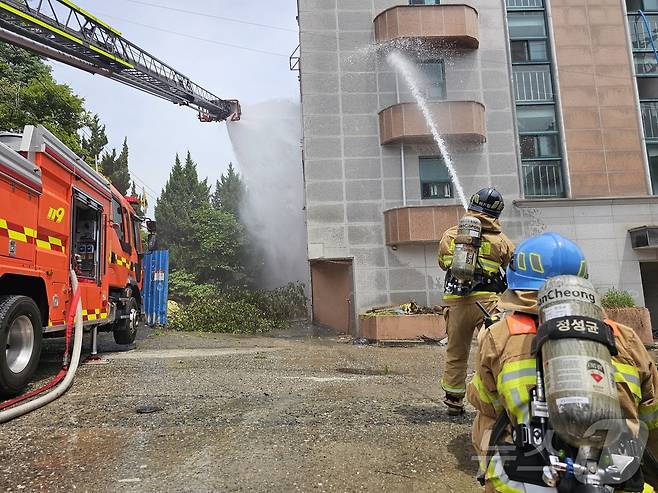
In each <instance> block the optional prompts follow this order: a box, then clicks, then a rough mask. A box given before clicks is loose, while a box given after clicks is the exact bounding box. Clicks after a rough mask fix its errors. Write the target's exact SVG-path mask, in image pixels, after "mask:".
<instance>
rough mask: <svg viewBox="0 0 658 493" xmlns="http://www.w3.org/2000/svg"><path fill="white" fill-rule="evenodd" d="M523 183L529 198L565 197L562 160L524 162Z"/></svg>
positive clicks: (526, 195)
mask: <svg viewBox="0 0 658 493" xmlns="http://www.w3.org/2000/svg"><path fill="white" fill-rule="evenodd" d="M523 185H524V190H525V197H526V198H528V199H531V198H532V199H548V198H560V197H564V181H563V179H562V162H561V161H531V162H524V163H523Z"/></svg>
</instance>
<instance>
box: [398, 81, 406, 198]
mask: <svg viewBox="0 0 658 493" xmlns="http://www.w3.org/2000/svg"><path fill="white" fill-rule="evenodd" d="M395 97H396V101H397V104H400V76H399V74H398V71H397V70H396V71H395ZM400 169H401V173H402V206H403V207H406V206H407V170H406V161H405V157H404V143H402V144H400Z"/></svg>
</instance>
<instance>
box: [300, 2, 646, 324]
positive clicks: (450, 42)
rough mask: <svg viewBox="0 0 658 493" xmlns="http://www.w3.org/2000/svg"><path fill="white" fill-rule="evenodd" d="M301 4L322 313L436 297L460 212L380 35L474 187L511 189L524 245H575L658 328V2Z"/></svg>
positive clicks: (316, 307) (595, 276)
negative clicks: (556, 241)
mask: <svg viewBox="0 0 658 493" xmlns="http://www.w3.org/2000/svg"><path fill="white" fill-rule="evenodd" d="M298 3H299V27H300V50H301V51H300V63H299V69H300V81H301V95H302V113H303V119H304V140H303V159H304V177H305V192H306V215H307V230H308V256H309V261H310V265H311V277H312V286H313V313H314V318H315V320H316V322H318V323H321V324H325V325H328V326H333V327H337V328H341V329H343V330H347V331H351V332H355V331H356V321H357V320H358V317H357V315H358V314H359V313H362V312H363V311H365V310H366V309H368V308H371V307H374V306H382V305H387V304H391V303H399V302H406V301H409V300H410V299H414V300H416V301H417V302H418V303H422V304H427V305H434V304H438V303H439V302H440V299H441V296H442V294H443V293H442V291H443V272H442V271H441V270H440V269H439V267H438V264H437V260H436V251H437V246H438V240H439V239H440V238H441V235H442V233H443V231H445V229H447V228H448V227H450V226H452V225H454V224H455V223H456V222H457V220H458V218H459V217H460V216H461V214H462V213H463V209H462V208H461V206H460V205H459V202H458V200H457V199H456V198H455V189H454V187H453V186H451V184H450V180H449V177H448V174H447V171H446V168H445V165H444V163H443V161H442V158H441V155H440V153H439V152H438V149H437V148H436V146H435V145H434V144H433V139H432V136H431V134H430V131H429V128H428V127H427V125H426V124H425V122H424V120H423V117H422V114H421V112H420V110H419V108H418V106H417V105H416V104H415V101H414V99H413V97H412V95H411V94H410V93H409V90H408V87H407V85H406V84H405V81H404V79H403V78H402V77H401V76H400V75H399V74H396V72H395V71H394V70H393V69H392V68H391V66H390V65H389V63H388V62H387V60H386V56H385V50H379V54H377V53H376V52H375V50H373V49H367V47H368V46H369V45H372V44H373V43H379V44H381V45H387V46H396V47H398V48H399V49H400V50H401V51H402V52H403V53H404V54H405V55H406V56H407V57H408V58H410V59H412V60H413V61H414V63H415V65H416V66H417V68H418V71H419V72H420V73H422V74H423V78H422V79H423V82H422V84H423V88H422V90H423V93H424V96H425V97H426V99H427V100H428V101H429V105H430V107H431V112H432V114H433V116H434V120H435V121H436V123H437V125H438V127H439V129H440V131H441V132H442V133H443V135H444V136H445V137H446V140H447V142H448V147H449V149H450V151H451V153H452V155H453V158H454V162H455V166H456V168H457V171H458V173H459V176H460V177H461V180H462V184H463V186H464V189H465V190H466V194H467V195H469V196H470V194H472V193H473V192H474V191H476V190H478V189H479V188H481V187H484V186H490V185H491V186H495V187H496V188H497V189H498V190H500V191H501V192H502V193H503V195H504V197H505V201H506V204H507V206H506V209H505V211H504V213H503V216H502V221H503V225H504V228H505V231H506V233H507V234H508V235H509V236H510V238H512V239H513V240H514V241H515V242H518V241H520V240H522V239H523V238H525V237H527V236H529V235H531V234H536V233H538V232H542V231H557V232H559V233H562V234H564V235H566V236H568V237H570V238H572V239H574V240H575V241H577V242H578V243H579V244H580V245H581V247H582V248H583V250H584V251H585V254H586V255H587V258H588V260H589V266H590V274H591V279H592V280H593V282H594V283H595V285H596V286H597V287H599V288H600V289H602V290H606V288H609V287H616V288H620V289H625V290H629V291H630V292H631V293H632V294H633V296H634V297H635V299H636V301H637V302H638V303H639V304H646V306H647V307H649V308H650V310H651V311H652V316H653V317H654V318H653V325H654V327H656V326H658V254H657V252H658V250H657V249H656V247H657V246H658V228H652V226H653V225H658V197H656V196H655V195H654V193H658V60H657V58H658V55H657V54H656V52H655V46H654V43H655V44H658V40H657V39H655V38H656V37H657V35H656V34H654V33H657V32H658V0H469V1H466V2H464V1H461V2H450V1H443V0H441V1H438V0H408V1H403V0H397V1H396V0H299V2H298ZM639 11H642V13H641V14H640V13H639ZM647 27H648V28H649V29H647ZM418 46H421V47H422V49H420V50H418V49H417V47H418ZM629 230H633V235H632V238H633V240H632V241H631V234H630V233H629Z"/></svg>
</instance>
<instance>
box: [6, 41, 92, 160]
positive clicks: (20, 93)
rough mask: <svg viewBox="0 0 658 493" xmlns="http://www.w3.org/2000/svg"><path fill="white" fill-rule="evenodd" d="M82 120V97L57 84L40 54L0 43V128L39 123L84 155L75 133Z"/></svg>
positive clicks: (7, 128) (82, 123) (20, 126)
mask: <svg viewBox="0 0 658 493" xmlns="http://www.w3.org/2000/svg"><path fill="white" fill-rule="evenodd" d="M85 122H86V112H85V109H84V100H83V99H82V98H80V97H78V96H76V95H75V94H73V92H72V91H71V88H70V87H68V86H67V85H64V84H58V83H57V82H56V81H55V80H54V79H53V77H52V75H51V68H50V67H49V66H48V65H46V64H45V63H44V61H43V60H42V59H41V58H40V57H38V56H37V55H33V54H32V53H30V52H28V51H26V50H22V49H20V48H16V47H14V46H11V45H8V44H5V43H1V42H0V130H8V131H14V132H21V131H22V130H23V127H24V126H25V125H39V124H41V125H43V126H45V127H46V128H47V129H48V130H50V131H51V132H53V133H54V134H55V135H56V136H57V137H58V138H59V139H60V140H61V141H62V142H64V144H66V145H67V146H68V147H69V148H71V149H72V150H73V151H74V152H76V153H77V154H79V155H80V156H83V157H86V153H85V151H84V149H83V148H82V145H81V141H80V137H79V135H78V131H79V130H80V129H81V128H83V127H84V126H85Z"/></svg>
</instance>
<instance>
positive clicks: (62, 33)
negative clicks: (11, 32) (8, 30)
mask: <svg viewBox="0 0 658 493" xmlns="http://www.w3.org/2000/svg"><path fill="white" fill-rule="evenodd" d="M0 8H2V9H5V10H7V11H8V12H11V13H12V14H15V15H17V16H19V17H22V18H23V19H27V20H29V21H30V22H33V23H35V24H37V25H39V26H41V27H43V28H46V29H48V30H49V31H51V32H54V33H55V34H58V35H59V36H62V37H64V38H66V39H69V40H71V41H73V42H74V43H77V44H79V45H81V46H85V43H84V42H83V41H82V40H81V39H80V38H76V37H75V36H71V35H70V34H69V33H67V32H65V31H62V30H61V29H58V28H56V27H54V26H51V25H50V24H48V23H46V22H43V21H41V20H39V19H37V18H36V17H33V16H31V15H28V14H26V13H24V12H21V11H20V10H18V9H15V8H14V7H11V6H10V5H7V4H6V3H4V2H0ZM87 46H88V47H89V48H90V49H92V50H93V51H95V52H96V53H100V54H101V55H103V56H106V57H108V58H110V59H111V60H114V61H115V62H118V63H120V64H121V65H123V66H125V67H128V68H135V66H134V65H131V64H130V63H128V62H126V61H123V60H121V59H120V58H118V57H116V56H114V55H112V54H110V53H108V52H107V51H104V50H101V49H100V48H96V47H95V46H93V45H90V44H87Z"/></svg>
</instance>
